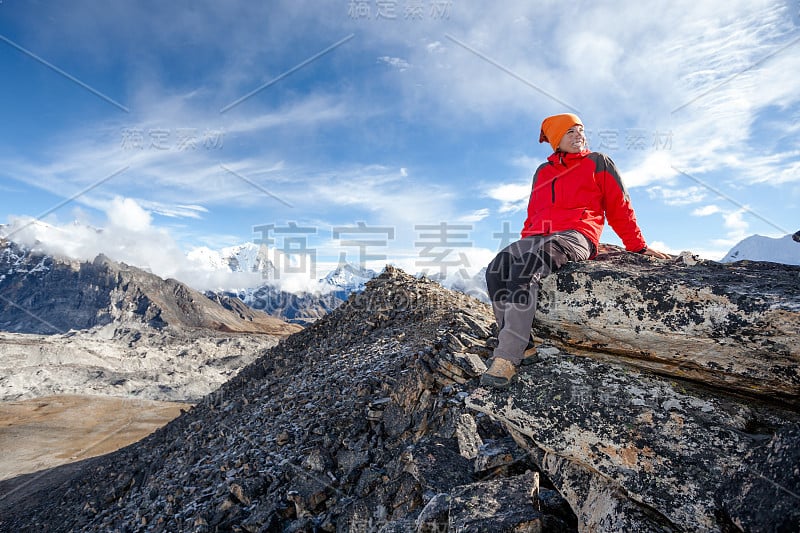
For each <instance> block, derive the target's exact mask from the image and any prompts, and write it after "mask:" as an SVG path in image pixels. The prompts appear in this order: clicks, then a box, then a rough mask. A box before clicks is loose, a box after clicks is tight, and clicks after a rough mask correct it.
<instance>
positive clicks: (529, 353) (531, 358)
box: [520, 337, 540, 366]
mask: <svg viewBox="0 0 800 533" xmlns="http://www.w3.org/2000/svg"><path fill="white" fill-rule="evenodd" d="M539 360H540V359H539V354H538V353H536V343H535V342H534V341H533V337H531V338H530V339H529V340H528V346H527V347H526V348H525V351H524V352H522V362H521V363H520V364H521V365H523V366H528V365H532V364H534V363H538V362H539Z"/></svg>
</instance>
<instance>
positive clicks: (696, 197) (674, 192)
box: [647, 185, 707, 206]
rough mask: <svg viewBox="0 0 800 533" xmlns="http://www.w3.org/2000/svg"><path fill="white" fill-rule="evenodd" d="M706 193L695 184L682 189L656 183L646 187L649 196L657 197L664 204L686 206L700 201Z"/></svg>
mask: <svg viewBox="0 0 800 533" xmlns="http://www.w3.org/2000/svg"><path fill="white" fill-rule="evenodd" d="M706 193H707V191H706V189H703V188H702V187H697V186H691V187H686V188H684V189H669V188H666V187H661V186H659V185H657V186H655V187H649V188H648V189H647V194H649V195H650V198H658V199H660V200H661V201H662V202H664V203H665V204H666V205H671V206H686V205H691V204H696V203H699V202H702V201H703V200H705V198H706Z"/></svg>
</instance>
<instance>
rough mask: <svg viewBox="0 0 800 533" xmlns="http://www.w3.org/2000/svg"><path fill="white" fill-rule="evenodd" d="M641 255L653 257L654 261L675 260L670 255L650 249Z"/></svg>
mask: <svg viewBox="0 0 800 533" xmlns="http://www.w3.org/2000/svg"><path fill="white" fill-rule="evenodd" d="M642 255H649V256H650V257H655V258H656V259H675V257H674V256H672V255H669V254H665V253H664V252H659V251H658V250H653V249H652V248H648V249H647V250H645V251H644V252H642Z"/></svg>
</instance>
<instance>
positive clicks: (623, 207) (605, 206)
mask: <svg viewBox="0 0 800 533" xmlns="http://www.w3.org/2000/svg"><path fill="white" fill-rule="evenodd" d="M545 141H547V142H549V143H550V145H551V146H552V147H553V150H555V152H554V153H553V154H552V155H551V156H550V157H548V158H547V162H546V163H543V164H542V165H541V166H540V167H539V168H538V169H537V170H536V173H535V174H534V175H533V187H532V190H531V197H530V200H529V202H528V217H527V219H526V220H525V225H524V227H523V228H522V238H521V239H520V240H518V241H516V242H514V243H512V244H510V245H509V246H507V247H506V248H505V249H503V250H502V251H501V252H500V253H498V254H497V256H496V257H495V258H494V259H493V260H492V262H491V263H489V266H488V268H487V270H486V284H487V286H488V289H489V297H490V298H491V300H492V308H493V310H494V316H495V320H496V321H497V327H498V331H499V333H498V335H497V340H498V345H497V347H496V348H495V349H494V354H493V357H492V364H491V366H490V367H489V369H488V370H487V371H486V372H485V373H484V374H483V376H481V385H484V386H492V387H500V388H503V387H507V386H508V385H509V383H510V382H511V378H512V377H513V376H514V375H515V374H516V372H517V367H518V366H519V365H520V364H525V362H526V359H528V361H530V362H533V361H534V360H535V359H536V357H535V348H534V346H533V338H532V336H531V326H532V324H533V318H534V314H535V312H536V299H537V295H538V291H539V288H540V285H541V280H542V279H543V278H544V277H545V276H547V275H548V274H550V273H552V272H555V271H556V270H558V269H559V268H561V267H562V266H563V265H564V263H566V262H567V261H583V260H585V259H589V258H591V257H594V256H595V255H596V254H597V250H598V246H599V243H600V234H601V233H602V231H603V225H604V224H605V221H606V218H608V223H609V225H610V226H611V227H612V228H613V230H614V231H615V232H616V234H617V235H619V237H620V239H622V242H623V244H624V245H625V249H626V250H628V251H629V252H636V253H640V254H645V255H649V256H652V257H656V258H659V259H668V258H669V257H670V256H668V255H667V254H664V253H661V252H657V251H655V250H652V249H650V248H648V247H647V244H646V242H645V240H644V237H642V232H641V231H640V230H639V226H638V224H637V223H636V215H635V214H634V212H633V206H631V201H630V197H629V196H628V193H627V192H626V191H625V187H624V186H623V184H622V179H621V178H620V175H619V172H618V171H617V167H616V166H615V165H614V162H613V161H611V159H610V158H609V157H608V156H606V155H604V154H601V153H598V152H590V151H589V150H588V149H587V146H586V137H585V135H584V132H583V123H582V122H581V119H580V118H578V117H577V116H576V115H573V114H571V113H566V114H562V115H555V116H552V117H547V118H546V119H544V121H543V122H542V129H541V133H540V135H539V142H545Z"/></svg>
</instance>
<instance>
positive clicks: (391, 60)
mask: <svg viewBox="0 0 800 533" xmlns="http://www.w3.org/2000/svg"><path fill="white" fill-rule="evenodd" d="M378 61H379V62H381V63H385V64H387V65H389V66H390V67H393V68H396V69H397V70H399V71H400V72H403V71H406V70H408V69H409V68H410V67H411V64H410V63H409V62H408V61H406V60H405V59H401V58H399V57H390V56H381V57H379V58H378Z"/></svg>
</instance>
